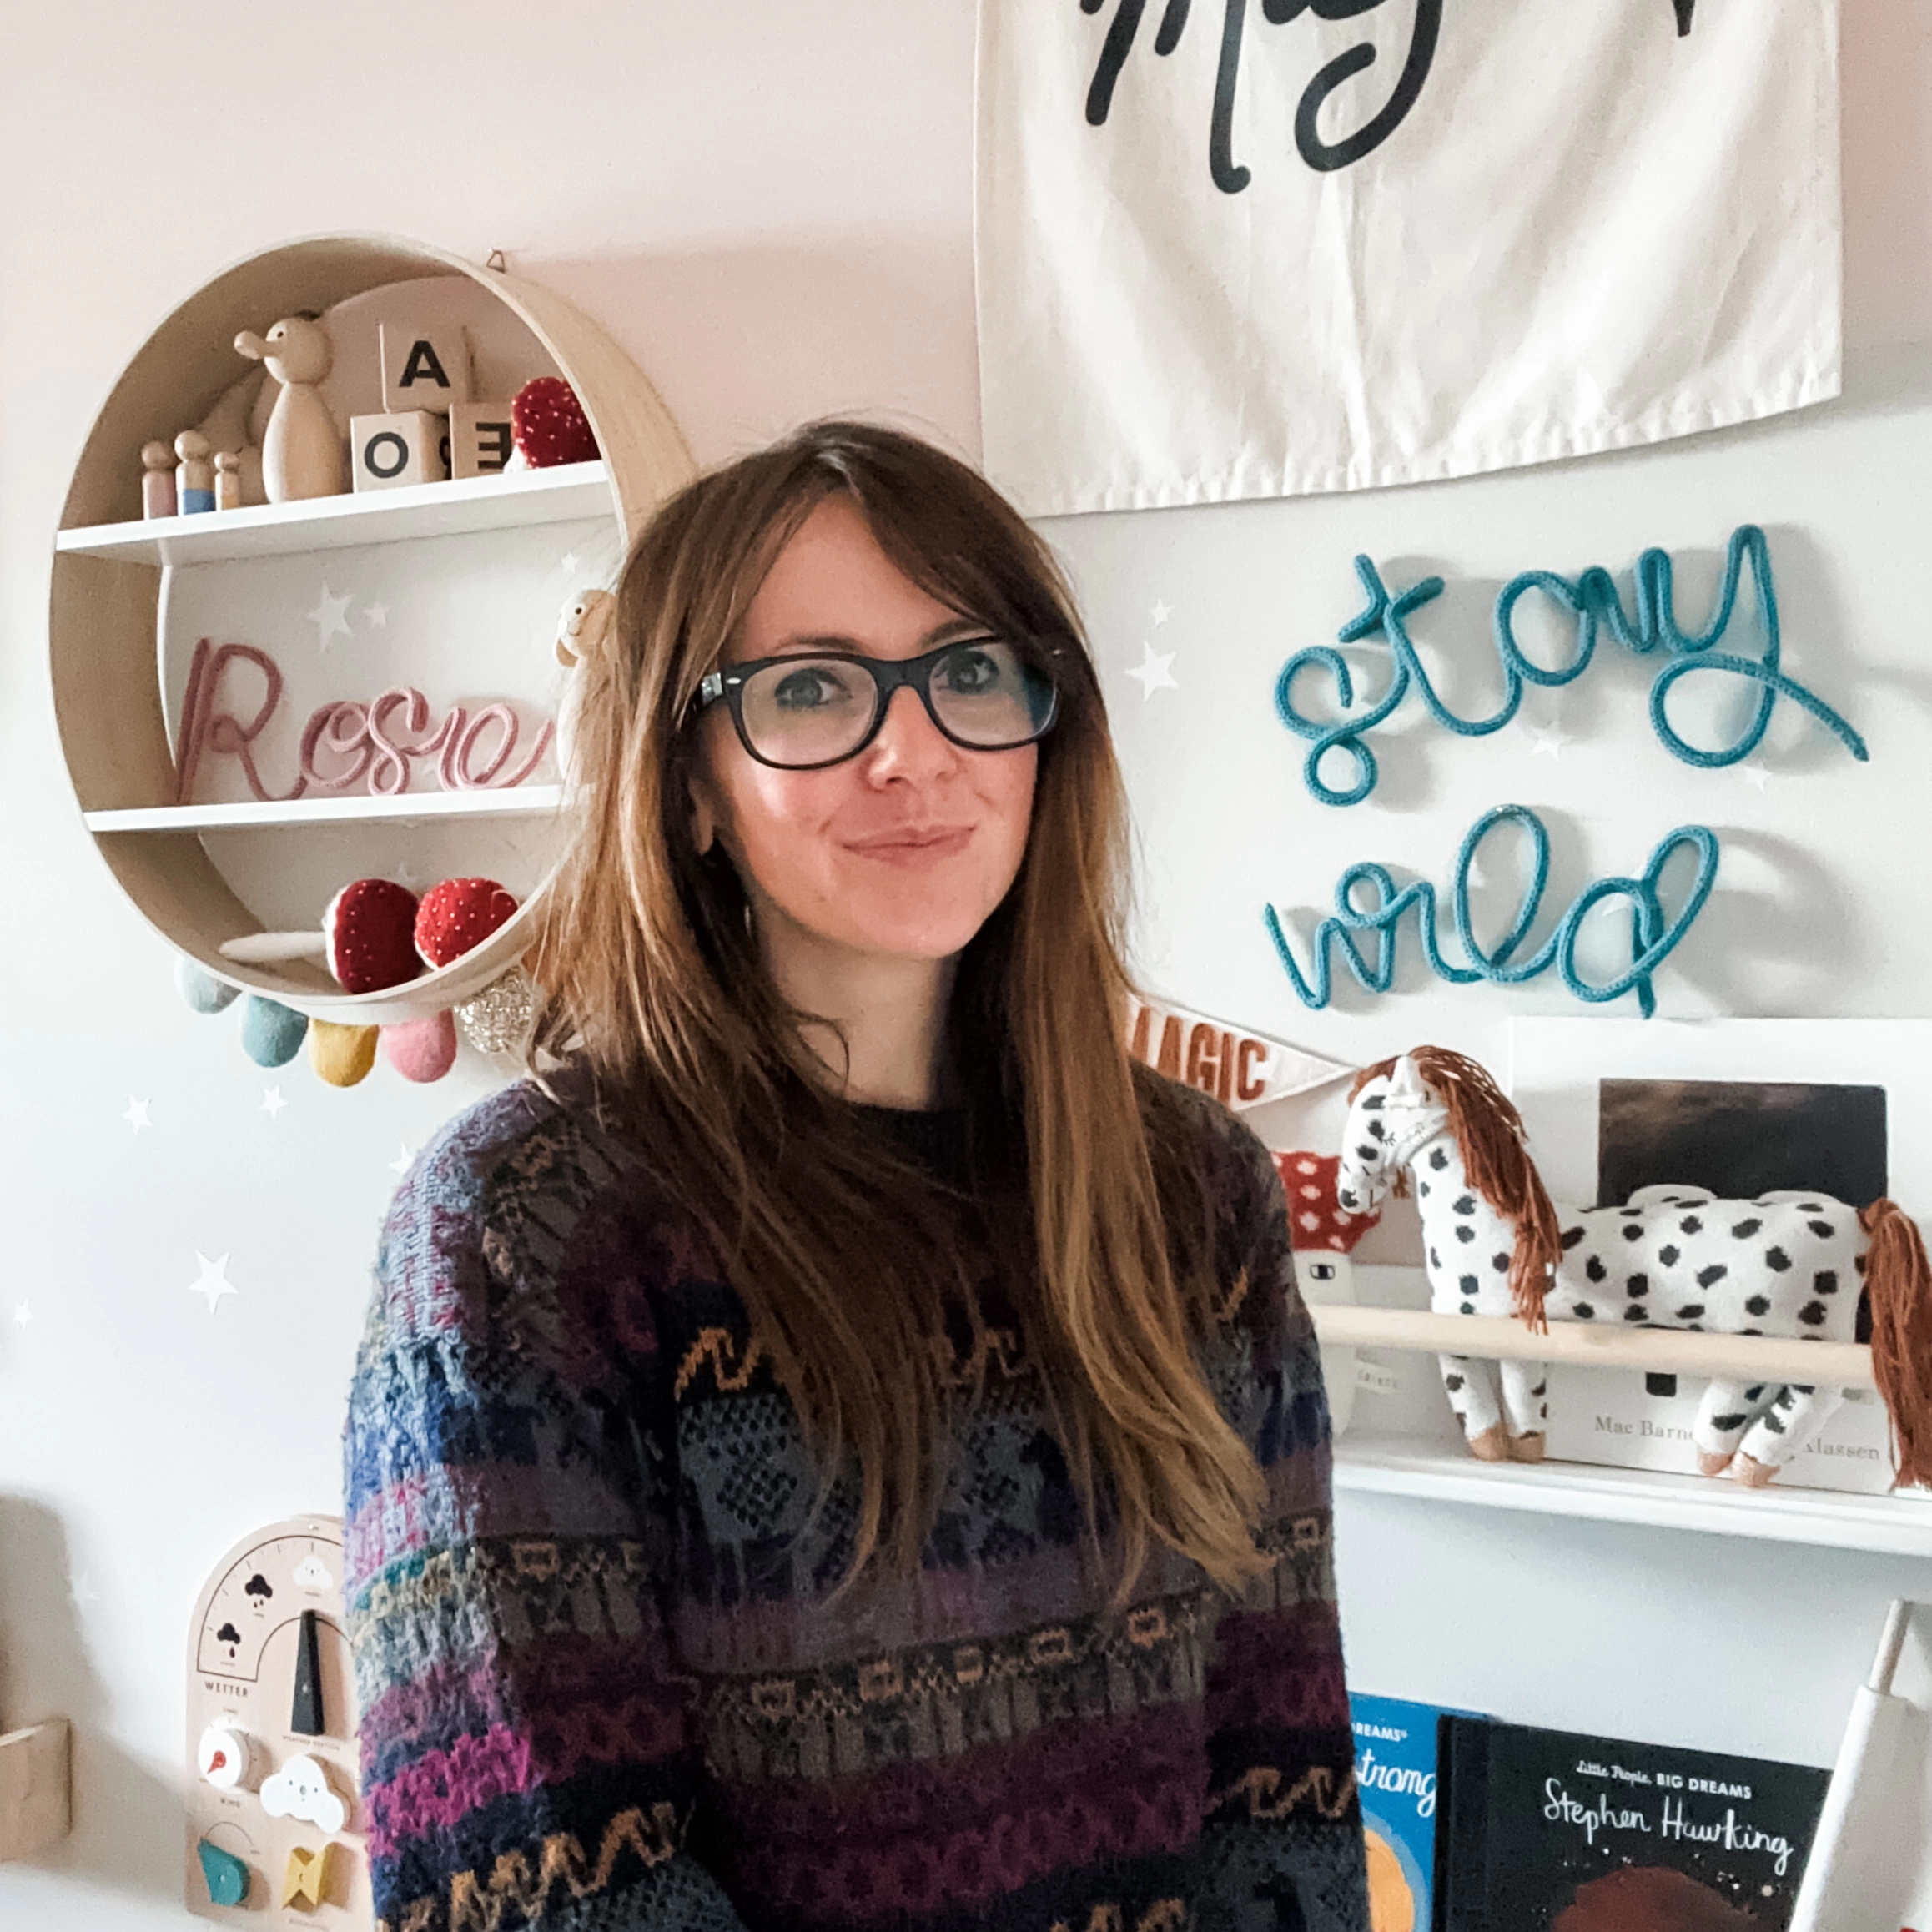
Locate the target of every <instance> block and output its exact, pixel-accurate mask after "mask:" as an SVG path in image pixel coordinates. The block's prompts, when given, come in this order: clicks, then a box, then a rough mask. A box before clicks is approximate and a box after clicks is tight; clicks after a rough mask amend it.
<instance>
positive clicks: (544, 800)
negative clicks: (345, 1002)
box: [86, 785, 563, 832]
mask: <svg viewBox="0 0 1932 1932" xmlns="http://www.w3.org/2000/svg"><path fill="white" fill-rule="evenodd" d="M562 797H563V792H562V789H561V787H558V786H556V785H517V786H511V787H505V788H504V789H502V790H501V791H479V792H399V793H397V794H396V795H395V796H394V797H386V798H382V797H371V796H370V794H368V793H366V792H364V793H360V794H358V795H357V796H355V797H350V798H295V799H289V800H276V799H270V800H268V801H265V802H254V801H249V802H246V803H244V804H239V805H153V806H145V805H143V806H130V807H123V808H119V809H118V810H114V811H109V812H89V813H87V815H86V817H87V827H88V831H89V832H233V831H240V830H245V829H246V828H249V827H250V826H255V825H341V824H353V823H356V822H358V821H360V820H364V819H374V818H386V819H390V820H395V821H400V822H404V823H406V822H408V821H410V820H412V819H414V820H420V819H425V818H542V817H545V816H546V815H547V814H549V813H553V812H555V811H556V808H557V807H558V805H559V804H560V803H561V802H562Z"/></svg>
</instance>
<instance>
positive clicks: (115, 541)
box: [53, 462, 616, 566]
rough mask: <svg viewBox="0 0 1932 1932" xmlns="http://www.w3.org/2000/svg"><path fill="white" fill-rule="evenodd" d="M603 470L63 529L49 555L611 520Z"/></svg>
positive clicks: (286, 548)
mask: <svg viewBox="0 0 1932 1932" xmlns="http://www.w3.org/2000/svg"><path fill="white" fill-rule="evenodd" d="M615 515H616V500H615V498H613V497H612V496H611V481H610V473H609V471H608V470H606V468H605V466H604V465H603V464H602V463H601V462H597V463H565V464H560V465H558V466H557V467H556V468H555V469H551V470H511V471H509V472H507V473H506V474H505V475H501V476H468V477H465V478H464V479H463V480H461V481H460V482H453V483H412V484H409V485H406V486H404V487H403V488H401V489H397V490H370V491H363V492H361V493H360V494H357V493H355V492H350V493H349V494H346V495H344V496H317V497H312V498H310V499H309V500H308V501H305V502H301V503H264V504H260V505H258V506H253V507H251V508H249V509H246V510H215V511H204V512H203V513H202V514H200V515H199V516H156V517H151V518H149V519H148V521H145V522H142V523H103V524H96V525H93V526H90V527H88V528H85V529H81V530H63V531H59V532H58V534H57V535H56V536H55V537H54V540H53V541H54V548H55V549H56V550H58V551H73V552H76V553H78V554H79V555H81V556H102V557H113V558H116V559H118V560H119V561H123V562H126V563H145V564H163V565H167V566H174V565H177V564H204V563H227V562H231V561H234V559H236V558H238V557H256V556H289V555H290V554H292V553H294V552H296V551H320V550H346V549H348V548H349V547H350V546H351V545H355V544H365V543H400V542H402V541H405V539H408V538H411V537H422V536H467V535H469V534H470V533H471V532H472V531H484V530H505V529H509V528H511V527H513V526H527V525H531V524H540V523H571V522H576V521H581V520H582V519H585V518H588V517H593V516H615Z"/></svg>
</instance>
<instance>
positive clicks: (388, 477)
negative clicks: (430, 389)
mask: <svg viewBox="0 0 1932 1932" xmlns="http://www.w3.org/2000/svg"><path fill="white" fill-rule="evenodd" d="M349 454H350V465H351V467H352V470H353V471H354V475H355V487H356V488H357V489H358V490H395V489H398V488H400V486H402V485H404V484H405V483H440V482H441V481H442V480H443V479H444V478H445V477H446V476H447V475H449V473H450V465H449V440H448V437H447V436H446V435H445V432H444V429H443V419H442V418H441V417H440V416H432V415H430V414H429V413H428V412H427V411H426V410H403V411H402V412H401V413H400V414H399V415H386V416H351V417H350V419H349Z"/></svg>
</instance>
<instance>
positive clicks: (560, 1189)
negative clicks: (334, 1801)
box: [344, 1089, 742, 1932]
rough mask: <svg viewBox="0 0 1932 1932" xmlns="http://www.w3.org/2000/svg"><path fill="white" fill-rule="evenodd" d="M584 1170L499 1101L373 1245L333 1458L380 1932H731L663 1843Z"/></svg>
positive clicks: (626, 1491)
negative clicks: (529, 1926)
mask: <svg viewBox="0 0 1932 1932" xmlns="http://www.w3.org/2000/svg"><path fill="white" fill-rule="evenodd" d="M595 1169H596V1160H595V1159H594V1157H593V1155H591V1152H590V1151H589V1150H587V1149H586V1146H585V1145H584V1144H583V1143H582V1142H581V1140H578V1141H577V1142H576V1144H575V1145H572V1144H571V1135H570V1134H569V1133H567V1132H563V1131H560V1130H557V1124H556V1122H555V1121H554V1120H552V1121H551V1123H549V1124H547V1125H546V1123H545V1121H544V1119H543V1118H542V1109H541V1104H540V1103H538V1102H537V1101H536V1099H535V1097H534V1096H533V1095H532V1094H530V1092H529V1091H528V1090H527V1089H511V1092H510V1093H509V1094H506V1095H504V1096H501V1097H500V1098H499V1099H498V1100H496V1101H493V1102H488V1103H486V1104H485V1105H484V1107H482V1108H480V1109H476V1110H475V1111H474V1112H472V1113H471V1114H468V1115H466V1116H465V1117H464V1118H463V1119H461V1120H460V1121H459V1122H458V1123H457V1124H456V1125H455V1127H454V1128H452V1129H451V1130H449V1131H448V1132H447V1133H446V1134H445V1136H444V1138H443V1140H441V1141H440V1143H439V1144H438V1145H436V1146H435V1148H433V1149H432V1150H430V1151H429V1152H427V1153H426V1154H425V1155H424V1156H423V1157H422V1159H421V1160H420V1161H419V1162H418V1164H417V1165H416V1167H415V1170H414V1171H413V1172H412V1173H411V1174H410V1176H409V1177H408V1179H407V1180H405V1182H404V1184H403V1186H402V1188H401V1190H400V1192H399V1193H398V1195H397V1196H396V1199H395V1205H394V1206H393V1207H392V1208H391V1210H390V1215H389V1217H388V1220H387V1222H386V1225H385V1228H384V1230H383V1235H382V1240H381V1245H380V1252H379V1258H378V1261H377V1266H376V1275H375V1296H374V1300H373V1306H372V1308H371V1310H370V1317H369V1322H368V1327H367V1331H366V1333H365V1338H364V1341H363V1345H362V1347H361V1350H360V1355H359V1356H358V1359H357V1364H356V1369H355V1380H354V1383H353V1386H352V1388H351V1391H350V1405H349V1416H348V1422H347V1426H346V1430H345V1443H344V1449H345V1457H344V1460H345V1517H346V1523H345V1529H346V1534H345V1550H346V1556H345V1569H346V1575H345V1579H344V1594H345V1608H346V1619H347V1623H348V1632H349V1638H350V1644H351V1647H352V1651H353V1655H354V1659H355V1681H356V1693H357V1703H358V1708H359V1710H360V1743H361V1766H362V1796H363V1810H364V1821H365V1829H366V1834H367V1845H368V1852H369V1859H370V1874H371V1879H372V1882H373V1887H374V1891H375V1911H376V1917H377V1921H378V1925H379V1928H380V1932H460V1929H463V1928H474V1929H480V1928H489V1929H490V1932H515V1929H516V1928H517V1927H520V1926H522V1925H524V1924H526V1923H529V1922H531V1921H536V1920H541V1924H542V1925H543V1927H544V1928H545V1932H590V1929H591V1928H592V1927H595V1928H596V1932H742V1928H741V1926H740V1921H739V1919H738V1917H737V1914H736V1912H735V1911H734V1910H733V1909H732V1905H731V1904H730V1902H729V1900H728V1899H727V1897H726V1896H725V1894H724V1893H723V1891H722V1889H720V1887H719V1886H718V1884H717V1882H716V1880H715V1879H713V1878H712V1875H711V1874H709V1873H708V1872H707V1871H706V1870H704V1869H702V1867H701V1866H700V1865H699V1864H697V1862H696V1861H695V1860H694V1859H692V1858H691V1857H690V1856H689V1855H688V1854H687V1853H686V1852H684V1851H683V1850H682V1849H681V1848H682V1841H683V1837H684V1833H685V1828H686V1825H687V1821H688V1818H689V1814H690V1811H691V1808H692V1802H693V1799H694V1794H695V1792H696V1789H697V1774H698V1767H699V1755H698V1753H697V1748H696V1747H695V1743H694V1741H693V1739H692V1736H691V1726H690V1721H689V1719H690V1713H689V1710H688V1708H687V1698H688V1693H687V1686H686V1685H685V1684H684V1683H682V1682H681V1680H680V1678H679V1676H678V1673H677V1669H676V1667H675V1663H674V1660H673V1658H672V1653H671V1649H670V1647H669V1645H668V1643H667V1638H666V1633H665V1628H664V1624H663V1621H662V1615H661V1613H660V1610H659V1607H658V1602H657V1589H656V1587H655V1585H654V1577H657V1576H661V1575H662V1573H663V1572H662V1567H661V1565H662V1558H663V1552H664V1549H665V1547H666V1543H667V1537H668V1528H667V1522H666V1518H665V1515H664V1511H663V1508H662V1489H663V1483H662V1474H661V1472H660V1471H659V1469H658V1467H657V1456H656V1454H655V1453H654V1452H653V1450H652V1446H651V1444H650V1442H649V1440H648V1438H647V1434H646V1433H645V1432H644V1431H641V1430H640V1429H639V1428H638V1427H637V1426H636V1420H635V1418H636V1416H637V1415H638V1414H639V1412H640V1404H639V1402H638V1401H637V1400H636V1396H637V1395H638V1393H639V1392H640V1388H641V1387H642V1388H644V1389H646V1390H647V1388H648V1386H649V1384H650V1379H651V1377H652V1374H653V1372H654V1369H655V1361H654V1351H653V1344H652V1336H651V1334H650V1333H649V1332H648V1325H647V1321H646V1318H645V1317H644V1316H643V1315H642V1314H641V1307H642V1306H643V1304H644V1301H645V1297H644V1296H641V1295H640V1294H626V1293H623V1292H621V1284H620V1285H619V1288H617V1289H613V1288H612V1286H611V1282H610V1269H609V1267H608V1265H607V1263H608V1260H609V1258H610V1255H611V1253H612V1252H613V1245H612V1244H610V1243H608V1242H605V1243H603V1244H600V1243H599V1242H598V1241H597V1240H595V1239H594V1238H586V1239H580V1238H579V1236H580V1235H582V1233H583V1229H584V1226H585V1224H586V1220H589V1219H591V1214H590V1211H589V1207H588V1204H589V1203H590V1202H591V1200H593V1199H594V1197H595V1195H596V1180H597V1175H596V1172H595ZM593 1232H594V1230H593ZM600 1245H601V1248H602V1250H603V1251H602V1252H601V1253H599V1252H598V1251H597V1250H599V1248H600ZM613 1308H615V1309H616V1311H618V1312H617V1313H616V1314H615V1315H613V1314H612V1313H611V1311H612V1309H613ZM627 1397H628V1398H630V1399H626V1398H627Z"/></svg>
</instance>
